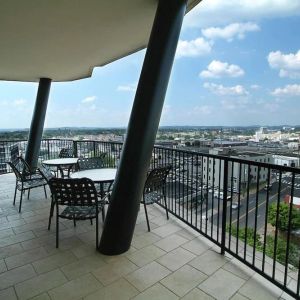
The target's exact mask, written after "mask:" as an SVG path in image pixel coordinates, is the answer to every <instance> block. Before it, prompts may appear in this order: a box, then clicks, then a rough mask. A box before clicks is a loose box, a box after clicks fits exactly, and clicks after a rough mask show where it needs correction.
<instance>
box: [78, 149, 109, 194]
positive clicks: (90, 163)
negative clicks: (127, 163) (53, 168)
mask: <svg viewBox="0 0 300 300" xmlns="http://www.w3.org/2000/svg"><path fill="white" fill-rule="evenodd" d="M106 155H107V153H106V152H103V153H101V154H100V155H99V156H97V157H87V158H84V157H80V158H78V162H77V164H78V169H79V171H83V170H91V169H101V168H103V167H105V161H104V159H105V157H106ZM112 185H113V182H109V183H102V191H101V188H100V186H99V185H96V188H97V191H98V194H99V195H101V196H102V194H103V191H104V193H105V194H106V193H108V192H109V191H110V190H111V187H112Z"/></svg>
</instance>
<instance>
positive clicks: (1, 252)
mask: <svg viewBox="0 0 300 300" xmlns="http://www.w3.org/2000/svg"><path fill="white" fill-rule="evenodd" d="M21 252H24V249H22V247H21V244H14V245H10V246H6V247H0V259H2V258H6V257H9V256H12V255H16V254H18V253H21Z"/></svg>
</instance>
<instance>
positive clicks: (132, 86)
mask: <svg viewBox="0 0 300 300" xmlns="http://www.w3.org/2000/svg"><path fill="white" fill-rule="evenodd" d="M117 91H119V92H135V91H136V84H127V85H119V86H118V87H117Z"/></svg>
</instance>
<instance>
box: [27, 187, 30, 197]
mask: <svg viewBox="0 0 300 300" xmlns="http://www.w3.org/2000/svg"><path fill="white" fill-rule="evenodd" d="M29 195H30V189H28V194H27V200H28V199H29Z"/></svg>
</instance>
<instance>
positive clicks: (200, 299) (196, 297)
mask: <svg viewBox="0 0 300 300" xmlns="http://www.w3.org/2000/svg"><path fill="white" fill-rule="evenodd" d="M181 299H182V300H214V299H215V298H213V297H212V296H209V295H207V294H205V293H204V292H203V291H201V290H199V289H198V288H194V289H193V290H191V291H190V292H189V293H188V294H186V295H185V296H184V297H182V298H181Z"/></svg>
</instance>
